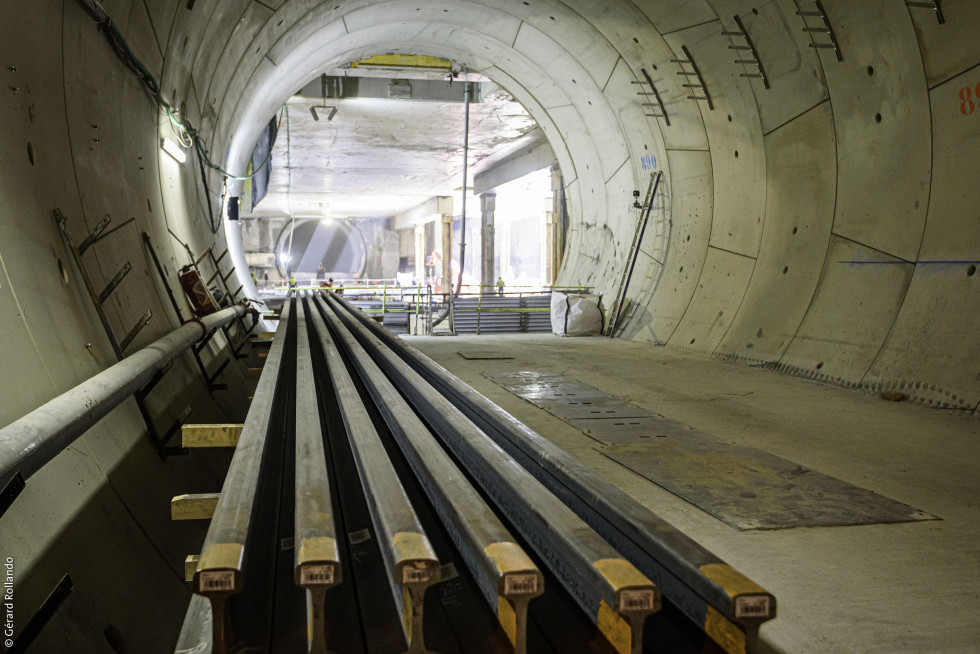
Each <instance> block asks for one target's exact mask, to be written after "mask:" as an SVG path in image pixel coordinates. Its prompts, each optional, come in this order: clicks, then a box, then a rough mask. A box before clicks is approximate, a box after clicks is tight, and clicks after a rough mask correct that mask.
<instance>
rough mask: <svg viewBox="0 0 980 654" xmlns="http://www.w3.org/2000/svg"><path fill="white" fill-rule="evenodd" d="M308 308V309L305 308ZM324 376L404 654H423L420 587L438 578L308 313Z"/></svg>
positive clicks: (357, 401) (368, 424)
mask: <svg viewBox="0 0 980 654" xmlns="http://www.w3.org/2000/svg"><path fill="white" fill-rule="evenodd" d="M311 313H312V312H311ZM313 324H314V327H315V329H316V333H317V337H318V338H319V340H320V344H321V346H322V347H323V349H324V354H325V356H326V359H327V368H328V371H329V375H330V380H331V382H332V383H333V389H334V393H335V395H336V397H337V404H338V405H339V407H340V412H341V415H342V417H343V421H344V426H345V427H346V429H347V436H348V439H349V441H350V445H351V451H352V453H353V455H354V464H355V466H356V468H357V473H358V476H359V477H360V479H361V486H362V487H363V488H364V493H365V496H366V498H367V501H368V508H369V510H370V513H371V522H372V524H373V525H374V530H375V537H376V538H377V540H378V542H379V544H380V545H381V551H382V553H383V555H384V557H383V558H384V562H385V567H386V568H387V570H388V575H389V579H390V582H391V590H392V594H393V595H394V598H395V603H396V605H398V606H399V607H400V608H401V611H402V627H403V629H404V631H405V639H406V640H407V641H408V652H409V654H417V653H424V652H426V651H428V650H426V649H425V637H424V631H423V612H422V608H423V605H424V601H425V591H426V589H427V588H428V587H429V586H431V585H433V584H435V583H438V581H439V579H440V565H439V557H438V556H436V553H435V549H433V547H432V545H431V543H430V542H429V539H428V537H427V536H426V534H425V530H424V529H423V528H422V525H421V523H420V522H419V519H418V516H416V514H415V509H414V508H413V507H412V503H411V502H410V501H409V499H408V496H407V495H406V493H405V489H404V488H402V485H401V482H400V481H399V480H398V475H397V473H396V472H395V469H394V467H393V465H392V463H391V459H389V458H388V453H387V452H386V451H385V448H384V445H383V444H382V442H381V438H380V436H378V432H377V430H376V429H375V427H374V422H373V421H372V420H371V416H370V415H369V414H368V412H367V409H366V408H365V407H364V404H363V402H362V401H361V397H360V395H359V394H358V392H357V387H356V386H355V385H354V381H353V380H352V379H351V376H350V373H349V372H348V371H347V368H346V366H345V365H344V363H343V361H342V360H341V359H340V355H339V353H338V352H337V350H336V347H334V346H333V343H332V341H331V339H330V336H329V335H328V334H327V332H326V328H325V327H324V326H323V324H322V321H321V320H317V318H316V316H314V317H313Z"/></svg>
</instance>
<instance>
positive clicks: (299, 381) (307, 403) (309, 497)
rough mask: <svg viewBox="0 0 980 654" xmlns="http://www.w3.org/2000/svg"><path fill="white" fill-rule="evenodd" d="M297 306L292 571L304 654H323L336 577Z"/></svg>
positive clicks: (315, 410)
mask: <svg viewBox="0 0 980 654" xmlns="http://www.w3.org/2000/svg"><path fill="white" fill-rule="evenodd" d="M303 305H304V302H297V303H296V464H295V465H296V484H295V509H294V511H295V513H294V515H295V526H294V531H295V533H294V536H293V551H294V561H295V563H294V569H295V581H296V585H297V586H300V587H301V588H305V589H306V590H307V592H308V597H307V600H308V604H309V607H310V610H309V611H308V614H307V627H308V628H307V652H309V653H310V654H327V635H326V608H325V603H326V594H327V590H329V589H330V588H331V587H333V586H335V585H336V584H339V583H340V582H341V573H342V571H341V565H340V551H339V549H338V547H337V529H336V526H335V524H334V517H333V503H332V501H331V498H330V480H329V479H328V478H327V459H326V454H325V452H324V447H323V431H322V427H321V425H320V411H319V403H318V402H317V396H316V383H315V377H314V374H313V359H312V354H311V350H310V341H309V336H308V333H307V319H306V312H305V311H304V307H303Z"/></svg>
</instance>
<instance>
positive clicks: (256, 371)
mask: <svg viewBox="0 0 980 654" xmlns="http://www.w3.org/2000/svg"><path fill="white" fill-rule="evenodd" d="M261 376H262V368H249V369H248V378H249V379H258V378H259V377H261Z"/></svg>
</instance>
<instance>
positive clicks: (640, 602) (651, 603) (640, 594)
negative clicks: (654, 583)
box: [619, 589, 657, 611]
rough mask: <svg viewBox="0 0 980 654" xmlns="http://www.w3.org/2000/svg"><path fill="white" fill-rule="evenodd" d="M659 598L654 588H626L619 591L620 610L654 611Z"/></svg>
mask: <svg viewBox="0 0 980 654" xmlns="http://www.w3.org/2000/svg"><path fill="white" fill-rule="evenodd" d="M656 608H657V598H656V595H655V594H654V592H653V591H652V590H648V589H644V590H624V591H620V593H619V610H620V611H654V610H656Z"/></svg>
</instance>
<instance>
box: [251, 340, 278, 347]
mask: <svg viewBox="0 0 980 654" xmlns="http://www.w3.org/2000/svg"><path fill="white" fill-rule="evenodd" d="M272 343H273V339H271V338H253V339H252V340H251V345H252V349H253V350H257V349H260V348H261V349H266V350H268V349H269V348H270V347H272Z"/></svg>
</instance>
